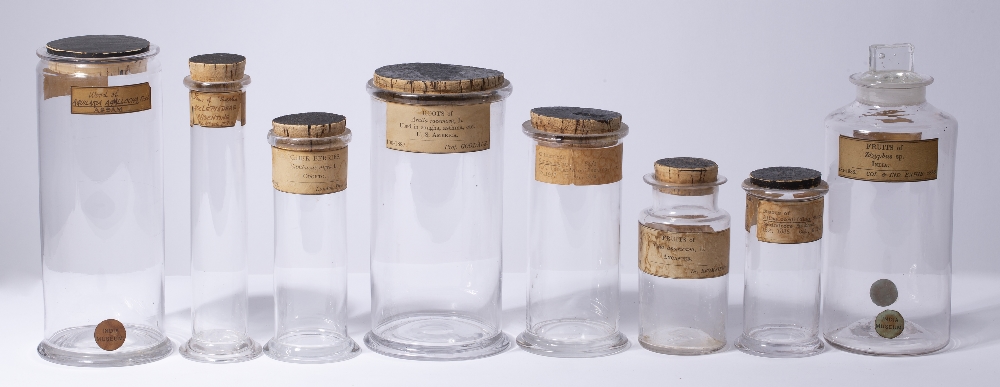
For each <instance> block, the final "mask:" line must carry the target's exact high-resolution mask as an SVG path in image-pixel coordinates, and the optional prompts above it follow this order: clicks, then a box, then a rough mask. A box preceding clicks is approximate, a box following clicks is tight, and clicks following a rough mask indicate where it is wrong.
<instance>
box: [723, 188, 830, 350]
mask: <svg viewBox="0 0 1000 387" xmlns="http://www.w3.org/2000/svg"><path fill="white" fill-rule="evenodd" d="M743 189H744V190H745V191H746V192H747V222H746V224H745V226H746V227H745V229H746V230H747V234H746V241H747V242H746V269H745V271H744V274H743V276H744V287H743V335H742V336H740V338H739V339H738V340H737V342H736V347H737V348H738V349H740V350H741V351H743V352H746V353H749V354H752V355H758V356H765V357H803V356H811V355H815V354H817V353H820V352H822V351H823V341H822V340H820V339H819V313H820V266H821V265H822V258H821V254H822V250H821V248H822V243H823V241H822V236H823V216H822V215H823V196H824V195H826V193H827V191H828V190H829V188H828V186H827V183H826V182H820V184H819V185H818V186H816V187H813V188H807V189H796V190H786V189H772V188H764V187H761V186H759V185H756V184H754V183H753V182H752V181H751V179H747V180H745V181H744V182H743ZM762 227H764V229H763V230H761V228H762Z"/></svg>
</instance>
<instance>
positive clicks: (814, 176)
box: [750, 167, 822, 189]
mask: <svg viewBox="0 0 1000 387" xmlns="http://www.w3.org/2000/svg"><path fill="white" fill-rule="evenodd" d="M821 178H822V174H821V173H820V172H819V171H817V170H815V169H809V168H800V167H770V168H761V169H758V170H756V171H753V172H750V182H751V183H753V184H754V185H757V186H760V187H764V188H773V189H808V188H814V187H816V186H818V185H819V183H820V182H821V181H822V180H821Z"/></svg>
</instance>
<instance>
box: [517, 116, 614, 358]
mask: <svg viewBox="0 0 1000 387" xmlns="http://www.w3.org/2000/svg"><path fill="white" fill-rule="evenodd" d="M522 126H523V128H524V129H523V130H524V133H525V134H526V135H528V137H531V138H532V139H533V140H534V142H535V146H534V148H533V149H532V152H533V157H534V159H535V173H534V178H533V179H532V182H531V184H530V187H531V189H530V191H529V201H528V208H529V211H530V213H529V215H528V218H529V220H528V278H529V279H528V300H527V308H526V311H525V312H526V315H527V319H526V327H525V331H524V332H523V333H521V334H520V335H519V336H518V337H517V344H518V345H519V346H521V348H523V349H524V350H525V351H528V352H531V353H534V354H538V355H544V356H553V357H595V356H605V355H611V354H615V353H618V352H621V351H624V350H626V349H628V348H629V341H628V339H627V338H626V337H625V335H623V334H622V333H621V332H619V330H618V320H619V314H620V310H621V306H620V303H621V302H620V299H619V298H620V292H621V286H620V281H621V279H620V276H619V272H618V261H619V256H620V249H621V235H620V234H621V180H622V149H623V143H622V138H624V137H625V136H626V135H627V134H628V126H627V125H625V124H623V123H622V115H621V114H619V113H617V112H612V111H608V110H601V109H590V108H578V107H561V106H560V107H542V108H535V109H531V119H530V120H528V121H525V122H524V124H523V125H522Z"/></svg>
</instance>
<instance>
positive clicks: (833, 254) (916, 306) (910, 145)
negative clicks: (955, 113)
mask: <svg viewBox="0 0 1000 387" xmlns="http://www.w3.org/2000/svg"><path fill="white" fill-rule="evenodd" d="M912 59H913V46H911V45H909V44H895V45H874V46H871V48H870V65H871V68H870V69H869V71H867V72H863V73H858V74H854V75H852V76H851V82H852V83H854V84H855V85H857V99H856V100H855V101H854V102H853V103H851V104H850V105H847V106H845V107H843V108H841V109H840V110H837V111H835V112H833V113H831V114H830V115H829V116H827V118H826V144H827V152H826V155H827V157H826V160H827V168H828V171H829V172H828V176H829V184H830V195H829V198H828V203H829V204H828V207H827V208H829V213H828V214H829V215H828V219H829V224H828V227H827V234H826V240H827V243H826V246H827V251H826V253H827V270H826V289H825V292H824V303H823V325H824V328H823V331H824V335H825V337H826V339H827V341H829V342H830V344H833V345H834V346H836V347H838V348H841V349H845V350H847V351H851V352H857V353H862V354H869V355H919V354H924V353H929V352H933V351H936V350H939V349H941V348H943V347H944V346H945V345H947V344H948V337H949V325H950V314H951V237H952V194H953V190H954V182H955V180H954V179H955V140H956V136H957V134H958V133H957V125H958V124H957V122H956V121H955V119H954V118H952V117H951V116H950V115H948V113H945V112H943V111H941V110H939V109H938V108H936V107H934V106H931V104H929V103H927V100H926V98H925V93H926V87H927V85H930V84H931V82H932V81H933V78H931V77H929V76H926V75H921V74H918V73H915V72H913V61H912Z"/></svg>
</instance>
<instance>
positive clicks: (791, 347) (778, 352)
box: [736, 325, 825, 357]
mask: <svg viewBox="0 0 1000 387" xmlns="http://www.w3.org/2000/svg"><path fill="white" fill-rule="evenodd" d="M736 349H739V350H740V351H743V352H744V353H747V354H750V355H754V356H761V357H808V356H813V355H817V354H819V353H821V352H823V350H824V349H825V347H824V345H823V341H822V340H820V339H819V337H817V336H815V335H812V334H810V332H809V331H808V330H806V329H803V328H801V327H797V326H791V325H765V326H761V327H758V328H755V329H754V330H752V331H750V332H749V333H744V334H743V335H742V336H740V338H739V339H737V340H736Z"/></svg>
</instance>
